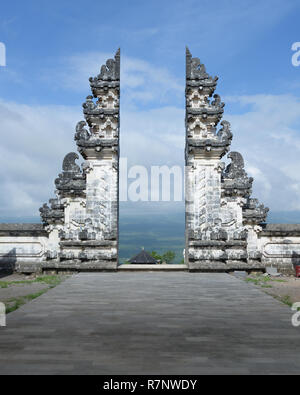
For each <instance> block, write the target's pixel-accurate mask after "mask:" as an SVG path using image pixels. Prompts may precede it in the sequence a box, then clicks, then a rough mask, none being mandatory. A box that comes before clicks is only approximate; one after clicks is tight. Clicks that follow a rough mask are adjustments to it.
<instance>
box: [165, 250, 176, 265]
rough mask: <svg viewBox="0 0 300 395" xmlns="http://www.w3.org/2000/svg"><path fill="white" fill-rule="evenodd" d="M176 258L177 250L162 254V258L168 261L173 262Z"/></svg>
mask: <svg viewBox="0 0 300 395" xmlns="http://www.w3.org/2000/svg"><path fill="white" fill-rule="evenodd" d="M174 259H175V252H173V251H167V252H165V253H164V254H163V255H162V260H163V261H164V262H166V263H173V261H174Z"/></svg>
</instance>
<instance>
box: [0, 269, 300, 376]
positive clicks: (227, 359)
mask: <svg viewBox="0 0 300 395" xmlns="http://www.w3.org/2000/svg"><path fill="white" fill-rule="evenodd" d="M291 315H292V312H291V311H290V309H289V308H288V307H286V306H284V305H282V304H281V303H280V302H278V301H276V300H274V299H273V298H272V297H270V296H268V295H265V294H264V293H262V292H261V291H259V290H257V289H256V288H254V287H252V286H250V285H248V284H246V283H245V282H243V281H241V280H239V279H236V278H234V277H233V276H230V275H226V274H218V273H214V274H190V273H184V272H183V273H168V274H166V273H131V274H124V273H100V274H95V273H94V274H84V273H81V274H79V275H75V276H73V277H72V278H70V279H69V280H67V281H66V282H64V283H63V284H62V285H60V286H58V287H56V288H55V289H53V290H50V291H49V292H48V293H47V294H45V295H43V296H41V297H40V298H38V299H36V300H34V301H33V302H31V303H28V304H27V305H25V306H23V307H22V308H21V309H20V310H18V311H16V312H14V313H11V314H10V315H8V317H7V318H8V319H7V324H8V326H7V327H6V328H0V332H1V335H0V372H1V374H7V373H8V374H12V373H14V374H16V373H20V374H31V373H33V374H63V373H65V374H151V373H153V374H168V373H169V374H217V373H220V374H232V373H234V374H254V373H258V374H287V373H290V374H299V368H300V329H299V328H294V327H292V325H291Z"/></svg>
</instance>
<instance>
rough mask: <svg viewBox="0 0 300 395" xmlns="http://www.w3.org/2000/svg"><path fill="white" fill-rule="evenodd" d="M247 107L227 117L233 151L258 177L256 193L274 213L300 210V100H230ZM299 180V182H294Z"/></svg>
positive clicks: (284, 97)
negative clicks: (297, 176) (240, 154)
mask: <svg viewBox="0 0 300 395" xmlns="http://www.w3.org/2000/svg"><path fill="white" fill-rule="evenodd" d="M226 100H227V101H231V102H236V103H239V104H240V105H246V106H247V110H244V112H243V113H242V114H231V115H227V116H226V118H227V119H228V120H229V121H231V123H232V129H233V134H234V138H233V143H232V149H233V150H238V151H240V152H241V153H242V154H243V155H244V159H245V162H246V167H247V169H248V171H249V173H251V172H252V174H253V176H254V177H255V180H254V193H255V194H256V195H257V196H258V197H259V198H260V199H261V200H264V203H265V204H266V205H268V206H269V207H270V208H271V209H273V210H278V211H284V210H300V194H299V192H298V187H297V188H296V187H295V185H296V186H297V185H298V186H299V190H300V178H295V174H297V172H299V169H300V105H299V104H300V99H299V98H297V97H295V96H291V95H254V96H239V97H228V98H226ZM295 181H296V182H295Z"/></svg>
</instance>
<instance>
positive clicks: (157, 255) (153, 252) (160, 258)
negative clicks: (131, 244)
mask: <svg viewBox="0 0 300 395" xmlns="http://www.w3.org/2000/svg"><path fill="white" fill-rule="evenodd" d="M150 255H151V256H152V257H153V258H154V259H156V260H157V261H161V260H162V256H161V255H159V254H158V253H157V252H156V251H152V252H151V253H150Z"/></svg>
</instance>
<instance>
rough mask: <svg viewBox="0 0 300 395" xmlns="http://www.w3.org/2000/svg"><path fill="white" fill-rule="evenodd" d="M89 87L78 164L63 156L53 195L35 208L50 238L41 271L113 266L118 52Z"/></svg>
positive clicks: (79, 127) (79, 136)
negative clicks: (41, 205) (45, 203)
mask: <svg viewBox="0 0 300 395" xmlns="http://www.w3.org/2000/svg"><path fill="white" fill-rule="evenodd" d="M90 86H91V91H92V94H91V95H89V96H87V98H86V101H85V102H84V103H83V105H82V106H83V114H84V117H85V121H80V122H78V124H77V126H76V133H75V141H76V143H77V147H78V151H79V153H80V154H81V155H82V157H83V159H84V162H83V163H82V166H81V168H80V167H79V166H78V165H77V164H76V163H75V161H76V160H77V159H79V156H78V155H77V154H76V153H69V154H68V155H67V156H66V157H65V159H64V164H63V173H62V174H60V175H59V178H58V179H57V180H56V181H55V183H56V187H57V191H56V193H57V196H58V197H57V199H56V200H54V199H52V200H51V201H50V203H51V202H52V203H51V207H48V205H44V206H43V207H42V208H41V216H42V219H43V222H44V224H45V226H46V229H49V233H50V236H51V235H52V234H53V237H52V239H53V240H54V241H53V243H52V244H51V245H50V248H51V249H50V250H49V251H48V253H47V262H46V263H44V264H43V266H44V267H45V268H47V269H52V268H57V269H65V270H95V271H97V270H115V269H116V268H117V264H118V233H119V129H120V50H118V51H117V53H116V55H115V57H114V59H108V60H107V62H106V64H105V65H103V66H102V67H101V70H100V74H99V75H97V76H96V77H94V78H92V77H91V78H90ZM57 234H58V235H59V237H58V238H57Z"/></svg>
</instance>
